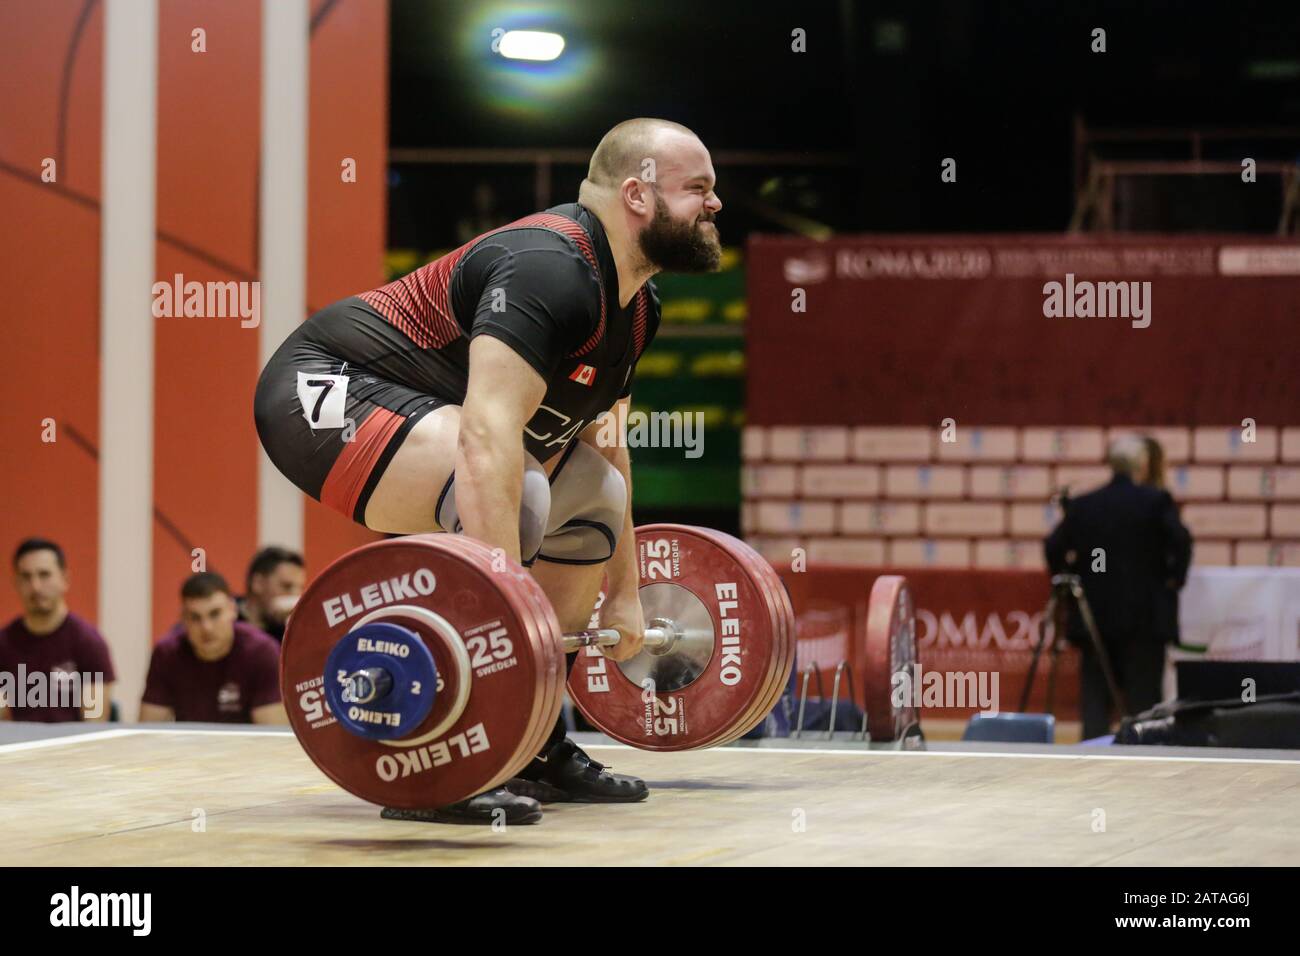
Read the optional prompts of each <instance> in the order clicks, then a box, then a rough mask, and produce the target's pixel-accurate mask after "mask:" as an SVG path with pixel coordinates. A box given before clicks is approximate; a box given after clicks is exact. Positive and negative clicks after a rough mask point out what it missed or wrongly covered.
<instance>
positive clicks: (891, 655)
mask: <svg viewBox="0 0 1300 956" xmlns="http://www.w3.org/2000/svg"><path fill="white" fill-rule="evenodd" d="M865 656H866V668H865V669H866V674H865V675H864V677H865V681H866V684H865V687H864V694H863V696H864V698H865V700H866V704H867V732H868V734H869V735H870V736H871V739H872V740H897V739H898V738H899V737H900V736H902V733H903V731H904V730H905V729H906V728H907V727H908V726H910V725H911V724H914V723H916V722H917V720H918V716H917V712H916V707H915V706H914V705H913V704H912V702H911V700H908V701H905V702H904V703H903V704H902V706H896V704H895V701H894V684H893V676H894V675H895V674H898V673H901V672H903V671H907V672H908V673H909V674H910V675H912V677H913V678H914V677H915V676H916V671H915V668H914V667H913V665H914V664H915V662H916V612H915V610H914V609H913V606H912V592H911V591H910V590H909V588H908V586H907V578H904V577H902V576H900V575H896V574H882V575H881V576H880V577H878V578H876V583H875V584H873V585H872V586H871V597H870V598H869V599H868V602H867V640H866V655H865Z"/></svg>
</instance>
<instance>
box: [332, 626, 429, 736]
mask: <svg viewBox="0 0 1300 956" xmlns="http://www.w3.org/2000/svg"><path fill="white" fill-rule="evenodd" d="M325 677H326V680H325V687H324V690H325V697H326V699H327V700H328V701H329V706H330V711H331V713H333V714H334V716H335V717H336V718H337V719H338V722H339V724H340V725H341V726H342V727H343V728H344V729H345V730H347V731H348V732H349V733H353V734H356V735H357V736H358V737H364V738H366V739H367V740H394V739H396V738H399V737H405V736H408V735H409V734H410V733H411V732H412V731H413V730H414V729H415V728H416V727H418V726H420V724H421V722H423V720H424V719H425V718H426V717H428V716H429V712H430V711H431V710H432V709H433V702H434V698H435V696H436V694H437V686H438V669H437V667H436V666H435V665H434V662H433V654H431V653H430V652H429V649H428V648H427V647H426V646H425V644H424V641H422V640H421V639H420V638H419V636H418V635H417V634H415V633H414V632H413V631H411V630H409V629H408V628H405V627H402V626H401V625H399V624H389V623H385V622H382V621H375V622H372V623H370V624H362V625H361V626H360V627H358V628H356V629H355V630H352V631H349V632H348V633H346V634H344V635H343V636H342V637H341V638H339V641H338V643H337V644H335V645H334V649H333V650H332V651H330V654H329V657H328V658H326V660H325ZM349 687H350V689H351V691H352V693H351V694H348V693H347V691H348V690H349Z"/></svg>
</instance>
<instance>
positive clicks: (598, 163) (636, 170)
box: [587, 117, 699, 189]
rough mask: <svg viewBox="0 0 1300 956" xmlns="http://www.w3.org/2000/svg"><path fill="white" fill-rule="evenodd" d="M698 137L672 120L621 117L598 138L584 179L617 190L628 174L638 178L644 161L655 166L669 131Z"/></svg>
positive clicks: (670, 134) (670, 137) (693, 137)
mask: <svg viewBox="0 0 1300 956" xmlns="http://www.w3.org/2000/svg"><path fill="white" fill-rule="evenodd" d="M674 133H675V134H677V135H678V136H688V137H690V138H691V139H695V140H698V139H699V137H698V136H696V135H695V134H694V133H693V132H692V131H691V130H689V129H687V128H686V127H685V126H683V125H682V124H681V123H674V122H673V121H672V120H664V119H651V118H649V117H638V118H637V119H630V120H624V121H623V122H622V123H619V124H618V125H617V126H615V127H614V128H613V129H611V130H610V131H609V132H608V133H606V134H605V135H604V136H602V137H601V140H600V142H599V143H598V144H597V146H596V151H595V152H594V153H592V154H591V163H590V165H589V166H588V167H587V179H588V180H590V181H591V182H592V183H593V184H595V185H597V186H601V187H604V188H606V189H617V188H618V185H619V183H621V182H622V181H623V180H625V179H627V178H628V177H629V176H636V177H641V176H642V175H643V174H644V173H645V161H646V160H647V159H653V160H654V161H655V165H656V166H657V165H658V164H659V162H660V151H661V149H662V148H663V145H664V142H665V140H667V139H672V138H674V137H673V136H672V134H674Z"/></svg>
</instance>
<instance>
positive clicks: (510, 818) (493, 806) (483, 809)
mask: <svg viewBox="0 0 1300 956" xmlns="http://www.w3.org/2000/svg"><path fill="white" fill-rule="evenodd" d="M379 815H380V816H381V817H383V818H384V819H385V820H411V821H414V822H416V823H468V824H478V825H480V826H484V825H486V826H491V825H492V824H493V823H496V822H498V821H501V822H503V823H504V824H505V825H506V826H511V825H514V824H525V823H536V822H537V821H538V820H540V819H541V818H542V805H541V804H540V803H538V802H537V801H536V800H534V799H532V798H531V797H527V796H524V795H522V794H517V793H511V792H510V791H509V790H507V789H506V788H505V787H498V788H497V789H495V790H488V791H486V792H484V793H480V794H479V795H478V796H476V797H470V798H469V799H468V800H462V801H460V803H452V804H448V805H447V806H445V807H438V808H437V809H436V810H400V809H398V808H396V807H384V809H383V812H382V813H380V814H379Z"/></svg>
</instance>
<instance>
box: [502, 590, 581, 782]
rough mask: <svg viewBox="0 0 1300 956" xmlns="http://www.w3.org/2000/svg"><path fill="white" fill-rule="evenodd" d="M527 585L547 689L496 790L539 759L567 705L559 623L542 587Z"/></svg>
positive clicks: (521, 592) (522, 593) (532, 625)
mask: <svg viewBox="0 0 1300 956" xmlns="http://www.w3.org/2000/svg"><path fill="white" fill-rule="evenodd" d="M527 581H528V583H527V585H523V584H522V583H521V586H520V594H521V595H522V596H523V597H524V598H525V599H526V600H527V602H528V605H529V607H530V608H531V609H532V612H533V613H532V615H531V627H532V630H533V633H534V635H535V641H536V644H537V647H538V648H539V654H541V655H544V657H545V658H546V659H547V660H548V661H549V662H550V663H549V664H548V665H547V666H546V668H545V675H546V681H545V685H544V687H543V690H542V693H541V694H539V695H538V709H537V715H536V719H535V721H534V730H533V733H532V734H531V735H530V736H529V738H528V739H527V742H526V744H525V745H524V746H523V747H522V748H521V750H520V755H519V759H518V761H516V763H515V764H513V765H512V766H510V767H508V768H507V769H506V770H503V771H502V774H501V776H500V777H499V779H497V780H495V781H493V783H492V786H493V787H495V786H500V785H501V784H503V783H505V782H506V781H507V780H509V779H510V778H511V777H514V776H517V775H518V773H519V771H521V770H523V769H524V767H526V766H527V765H528V763H529V762H530V761H531V760H532V759H533V757H535V756H536V755H537V753H538V752H539V751H540V750H541V749H542V745H543V744H544V743H545V742H546V739H547V737H549V736H550V733H551V730H552V728H554V726H555V722H556V720H557V719H558V718H559V715H560V708H561V706H562V704H563V702H564V645H563V640H562V635H561V633H560V626H559V622H558V621H557V620H556V618H555V611H554V609H553V608H552V607H551V603H550V601H549V600H548V599H547V597H546V594H545V592H543V591H542V589H541V586H540V585H538V584H537V582H536V581H534V580H533V579H532V576H531V575H528V576H527Z"/></svg>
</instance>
